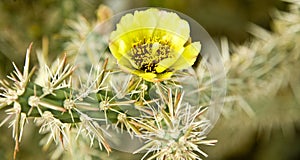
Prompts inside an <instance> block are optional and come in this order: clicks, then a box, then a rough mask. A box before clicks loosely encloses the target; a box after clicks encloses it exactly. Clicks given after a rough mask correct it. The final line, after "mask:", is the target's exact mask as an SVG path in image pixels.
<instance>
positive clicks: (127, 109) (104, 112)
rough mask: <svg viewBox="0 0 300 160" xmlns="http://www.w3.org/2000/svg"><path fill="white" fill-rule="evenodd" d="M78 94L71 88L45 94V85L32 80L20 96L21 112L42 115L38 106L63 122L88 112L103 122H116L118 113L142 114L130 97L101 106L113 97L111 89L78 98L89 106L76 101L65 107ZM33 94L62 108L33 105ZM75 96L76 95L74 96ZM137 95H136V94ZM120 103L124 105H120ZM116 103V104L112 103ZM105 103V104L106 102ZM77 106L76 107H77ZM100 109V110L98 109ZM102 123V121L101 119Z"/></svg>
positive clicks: (69, 121)
mask: <svg viewBox="0 0 300 160" xmlns="http://www.w3.org/2000/svg"><path fill="white" fill-rule="evenodd" d="M70 93H72V94H70ZM76 94H78V93H77V92H76V91H73V90H71V89H70V88H61V89H58V90H55V91H53V93H51V94H47V95H44V92H43V87H41V86H39V85H37V84H35V83H33V82H30V83H28V85H27V88H26V90H25V92H24V94H23V95H21V96H19V98H18V100H17V101H18V102H19V103H20V105H21V106H22V108H21V112H23V113H26V114H27V116H28V117H41V114H40V113H39V111H38V108H39V109H40V110H41V111H42V112H45V111H49V112H51V113H52V114H53V116H54V117H55V118H57V119H59V120H60V121H61V122H63V123H77V122H80V113H79V112H78V110H79V111H80V112H81V113H84V114H87V115H88V116H89V117H92V118H95V119H103V120H105V121H103V122H105V123H106V122H109V123H116V122H117V121H118V118H117V117H118V114H119V113H125V114H126V115H128V116H131V117H136V116H140V114H141V113H140V111H139V110H137V109H136V108H135V106H134V104H133V103H132V102H134V101H130V100H128V99H124V98H123V99H117V98H115V99H111V100H110V101H109V104H107V106H106V109H103V108H101V106H100V105H103V104H102V103H105V101H106V100H105V98H107V97H113V95H114V93H113V92H111V91H103V90H102V91H99V92H97V93H90V94H89V95H88V96H86V97H84V98H82V99H80V100H77V101H78V105H80V104H88V106H89V107H88V108H81V107H80V106H78V107H77V103H74V106H73V107H74V108H71V109H67V108H64V102H65V101H66V100H67V99H71V97H70V96H73V95H76ZM31 96H36V97H41V98H40V99H39V101H40V102H42V103H43V104H48V105H51V106H57V107H59V108H60V109H62V110H63V111H61V110H56V109H52V108H49V107H47V106H44V105H40V104H39V105H38V106H37V107H34V106H33V107H32V106H30V104H29V98H30V97H31ZM74 97H75V96H74ZM134 97H135V96H134ZM124 101H128V103H127V104H126V103H125V105H124V103H122V102H124ZM118 103H120V104H122V105H118ZM110 104H114V105H110ZM104 105H105V104H104ZM75 108H76V109H75ZM97 110H98V111H97ZM100 123H102V121H100Z"/></svg>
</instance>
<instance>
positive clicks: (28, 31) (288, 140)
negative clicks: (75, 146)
mask: <svg viewBox="0 0 300 160" xmlns="http://www.w3.org/2000/svg"><path fill="white" fill-rule="evenodd" d="M100 4H105V5H107V6H109V7H110V8H111V9H112V10H113V12H114V13H118V12H121V11H125V10H128V9H132V8H139V7H162V8H170V9H174V10H177V11H179V12H182V13H184V14H186V15H188V16H190V17H192V18H193V19H195V20H196V21H198V22H199V23H200V24H201V25H202V26H203V27H204V28H205V29H206V30H207V31H208V32H209V33H210V35H211V36H212V37H213V38H214V39H215V40H216V42H217V43H219V41H218V40H219V39H220V38H221V37H227V38H228V40H229V41H230V43H232V44H235V45H239V44H244V43H247V42H248V41H251V35H250V34H249V33H248V30H249V23H250V22H251V23H254V24H257V25H259V26H261V27H262V28H264V29H266V30H269V31H270V32H272V17H271V15H272V14H270V13H271V12H272V11H273V10H274V9H275V8H276V9H279V10H283V11H286V10H287V3H286V2H282V1H279V0H210V1H207V0H172V1H171V0H85V1H79V0H64V1H59V0H42V1H34V0H1V1H0V78H1V79H2V78H5V75H7V74H8V73H9V72H11V71H12V69H13V67H12V64H11V62H15V63H16V65H17V66H19V67H21V66H22V65H23V61H24V55H25V50H26V48H27V47H28V45H29V44H30V42H34V49H33V50H39V49H41V48H42V43H43V42H45V40H47V42H48V44H49V47H48V50H49V51H48V52H49V59H50V61H51V60H54V59H55V58H56V57H57V56H58V55H61V54H62V53H63V52H64V47H65V46H64V45H65V44H66V42H67V41H70V38H66V37H64V36H62V35H63V34H62V32H64V31H65V30H66V28H67V21H70V20H77V18H78V16H79V15H80V16H83V17H85V18H86V19H87V20H88V21H91V22H92V21H96V19H97V16H96V10H97V8H98V7H99V5H100ZM299 16H300V15H299ZM43 40H44V41H43ZM32 61H33V62H36V61H37V60H36V57H35V56H34V55H33V56H32ZM266 63H267V62H266ZM274 97H275V98H274ZM274 97H273V98H269V99H267V98H263V97H262V98H260V99H259V101H253V102H252V103H251V105H254V106H266V105H268V106H274V105H275V104H276V105H275V106H286V105H288V106H297V107H298V106H299V103H297V102H296V100H295V99H294V98H293V95H292V94H291V93H290V90H289V88H288V87H287V88H283V89H281V90H280V92H279V93H278V94H276V95H275V96H274ZM258 108H259V107H258ZM297 110H299V107H298V109H297ZM260 113H262V114H263V115H264V114H265V115H266V116H267V115H268V114H269V113H268V112H267V111H265V112H260ZM277 114H278V115H280V114H286V113H285V110H284V109H282V110H281V112H279V113H277ZM2 115H3V113H1V114H0V118H1V119H2ZM287 116H288V115H287ZM299 116H300V115H299ZM234 118H235V119H230V120H226V118H224V117H223V118H221V119H220V123H219V124H218V125H217V126H216V128H215V129H214V130H213V132H212V134H211V137H210V138H215V139H218V140H219V143H218V144H217V146H216V147H208V148H205V150H206V152H207V153H208V155H209V158H208V159H222V160H269V159H273V160H297V159H300V130H299V129H300V128H299V121H296V122H295V121H292V122H291V123H293V126H294V127H293V131H292V132H288V133H286V132H284V131H283V130H282V128H281V127H276V126H275V127H274V126H272V125H270V126H269V128H267V129H266V128H264V127H263V128H261V127H257V126H256V125H252V124H253V123H250V122H249V121H252V119H250V118H249V119H245V118H244V117H243V115H240V116H235V117H234ZM240 119H243V120H240ZM247 121H248V122H249V125H247V123H248V122H247ZM245 123H246V124H245ZM26 128H27V129H26V131H25V135H24V137H23V141H22V143H21V146H20V148H21V150H20V152H19V155H18V157H20V159H22V160H23V159H24V160H31V159H49V157H50V156H48V154H49V153H48V152H46V151H43V150H42V149H41V147H40V146H39V140H40V139H41V138H42V136H41V135H39V134H38V129H37V128H36V127H35V126H32V125H30V123H29V124H28V125H27V127H26ZM13 146H14V144H13V139H12V138H11V129H7V126H3V127H1V128H0V159H1V160H2V159H11V158H12V152H13ZM113 154H114V153H113ZM124 156H125V157H126V159H138V158H139V156H136V157H132V156H131V155H130V154H125V153H116V154H115V156H114V157H119V158H116V159H124V158H125V157H124Z"/></svg>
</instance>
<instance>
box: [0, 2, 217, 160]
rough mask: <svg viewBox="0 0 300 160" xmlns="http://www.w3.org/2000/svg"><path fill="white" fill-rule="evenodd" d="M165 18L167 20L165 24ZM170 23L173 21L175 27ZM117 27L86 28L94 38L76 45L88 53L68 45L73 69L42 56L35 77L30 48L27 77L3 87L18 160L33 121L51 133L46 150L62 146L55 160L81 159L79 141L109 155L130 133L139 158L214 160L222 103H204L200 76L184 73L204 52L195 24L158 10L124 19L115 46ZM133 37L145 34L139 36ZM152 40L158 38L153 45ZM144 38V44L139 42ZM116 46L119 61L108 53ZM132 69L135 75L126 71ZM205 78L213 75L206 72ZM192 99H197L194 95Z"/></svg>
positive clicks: (1, 99)
mask: <svg viewBox="0 0 300 160" xmlns="http://www.w3.org/2000/svg"><path fill="white" fill-rule="evenodd" d="M102 9H103V8H102ZM153 14H155V15H156V16H155V17H154V19H152V20H153V21H149V23H145V24H143V22H142V21H143V20H144V19H145V18H153V17H152V15H153ZM160 16H164V20H163V19H160V18H161V17H160ZM81 20H82V19H81ZM165 20H168V21H167V24H165V23H166V21H165ZM131 21H132V22H135V23H133V24H134V26H130V27H131V28H130V27H128V26H127V27H125V28H124V23H125V24H127V23H131ZM112 22H113V21H106V22H101V23H99V22H97V23H96V24H95V25H96V27H95V28H94V30H91V31H88V30H89V29H90V27H83V28H84V29H83V30H85V31H86V32H80V33H86V34H84V35H82V37H84V39H85V40H84V42H82V40H80V39H81V38H82V37H81V36H79V37H77V38H79V39H77V40H78V41H76V42H75V41H74V43H75V44H79V43H81V45H80V46H78V45H74V43H71V44H68V46H69V47H70V46H73V49H74V50H75V52H73V53H75V54H76V56H77V59H76V60H77V61H75V62H73V63H72V62H71V61H70V60H67V57H69V55H64V57H63V58H62V59H58V60H57V61H56V62H55V63H53V64H52V65H50V66H48V65H47V64H46V62H47V60H46V59H44V58H45V56H41V54H40V53H38V54H39V55H38V57H39V62H40V64H39V67H38V71H37V72H35V68H34V69H32V71H31V72H30V70H29V66H30V65H29V62H30V52H31V45H30V47H29V48H28V50H27V53H26V59H25V65H24V69H23V73H22V72H21V71H20V70H19V69H18V68H17V67H15V72H14V73H13V74H12V75H11V76H9V79H11V80H12V85H11V84H10V83H9V82H7V81H6V80H1V85H2V87H1V90H2V91H3V92H2V93H1V95H0V106H1V109H6V113H7V117H6V118H5V119H4V120H3V122H2V123H1V125H3V124H4V123H5V122H7V121H9V120H11V122H10V126H12V127H13V137H14V140H15V153H14V158H16V153H17V151H18V150H19V143H20V141H21V138H22V133H23V129H24V124H25V122H26V121H27V120H28V119H31V118H32V119H34V123H36V124H37V125H38V126H39V127H40V130H39V132H40V133H41V134H45V138H44V139H43V140H42V141H41V143H42V144H43V145H44V148H48V147H49V145H50V144H51V143H52V142H55V144H56V145H57V146H58V147H57V148H56V150H55V151H54V153H53V156H52V158H53V159H57V158H59V157H60V156H62V155H61V154H62V153H63V152H62V151H63V150H64V149H65V150H67V151H70V152H69V153H70V155H71V156H70V157H73V158H72V159H74V158H75V157H74V154H77V153H74V152H75V151H78V148H80V147H78V146H76V145H78V144H77V143H74V141H76V140H78V141H79V142H80V143H81V142H89V143H90V146H91V147H92V146H98V147H99V148H100V149H102V148H104V149H105V150H106V151H107V153H108V154H109V153H110V152H111V151H112V145H111V144H112V142H111V141H114V140H117V139H118V138H119V139H120V138H122V134H121V133H123V132H127V133H128V134H129V135H130V137H131V138H132V139H133V141H134V140H137V139H139V140H138V141H140V144H139V145H138V146H137V148H135V147H136V146H132V147H133V148H131V151H132V152H133V153H140V152H146V153H147V154H146V155H145V156H144V158H148V159H201V157H200V155H199V154H201V155H203V156H205V157H206V156H207V154H205V153H204V152H203V151H202V150H201V148H200V147H201V145H213V144H215V143H216V142H217V141H216V140H205V139H206V135H207V134H208V132H209V130H210V129H211V128H212V125H213V124H214V123H215V119H214V121H213V122H211V121H210V118H209V116H207V115H206V112H207V111H208V110H210V109H211V108H210V104H214V101H213V100H210V101H208V100H207V99H209V97H210V93H208V94H207V95H206V93H205V92H203V94H202V95H203V97H202V96H199V93H200V92H202V91H203V90H201V91H199V90H198V88H197V87H198V85H199V84H197V79H196V78H195V79H194V80H195V81H194V82H192V84H196V87H195V88H193V87H192V85H191V84H187V82H185V81H186V80H187V79H189V78H191V77H193V75H192V73H193V69H188V70H186V71H185V72H181V71H180V70H182V69H186V68H188V67H190V66H191V65H192V64H193V63H194V62H195V60H196V58H197V55H198V54H199V51H200V43H199V42H194V43H192V42H191V38H190V30H189V25H188V23H187V22H186V21H185V20H183V19H181V18H180V17H179V16H178V15H177V14H176V13H171V12H167V11H160V10H157V9H149V10H146V11H138V12H135V13H134V14H130V13H129V14H126V15H125V16H124V17H123V18H121V20H120V24H118V25H117V30H116V31H115V32H113V33H114V34H112V36H110V40H109V41H107V38H108V36H107V34H108V33H109V32H103V31H105V30H106V29H107V31H110V30H111V29H110V28H111V27H113V23H112ZM177 22H180V23H177ZM74 24H75V23H74ZM83 24H84V25H80V27H78V28H77V30H80V29H81V27H82V26H89V24H88V23H87V22H85V23H83ZM174 25H178V26H174ZM73 26H76V25H73ZM120 26H123V28H122V27H120ZM132 27H133V28H132ZM152 27H154V28H152ZM75 28H76V27H75ZM176 28H177V29H179V30H175V29H176ZM132 29H135V30H132ZM132 31H138V32H136V33H134V37H133V36H132V35H131V34H132ZM154 32H155V33H154ZM87 33H89V34H87ZM117 33H118V34H117ZM127 33H128V34H129V35H126V34H127ZM152 34H155V38H153V39H151V38H150V37H146V38H150V39H147V40H146V39H145V36H149V35H152ZM136 35H138V36H140V38H142V39H135V38H136V37H135V36H136ZM111 38H112V39H111ZM143 38H144V40H143ZM75 39H76V38H75ZM127 40H132V42H131V41H127ZM135 41H136V42H135ZM98 44H99V45H98ZM108 44H109V45H110V49H111V51H112V52H113V56H114V57H113V56H112V54H111V53H110V51H109V50H108V49H107V45H108ZM135 45H139V46H135ZM95 46H99V47H95ZM131 47H133V48H131ZM135 47H138V48H135ZM144 47H146V48H144ZM147 47H148V48H147ZM134 49H140V50H139V51H138V52H134V53H136V54H138V55H135V54H133V55H130V54H128V53H129V52H130V51H131V52H133V50H134ZM131 52H130V53H131ZM123 56H124V57H126V59H124V57H123ZM151 56H152V57H151ZM156 56H158V58H157V57H156ZM87 57H88V58H87ZM115 58H116V59H117V61H116V60H115ZM136 58H138V59H136ZM95 59H99V62H97V61H95ZM133 59H135V60H133ZM204 59H205V57H204ZM144 60H147V61H144ZM79 61H80V62H79ZM117 62H118V63H119V64H120V67H121V69H122V70H120V69H119V67H118V65H117ZM203 62H205V61H203ZM129 63H130V64H131V65H129ZM132 67H133V68H132ZM124 68H125V71H128V72H130V73H133V75H132V74H128V73H126V72H124V71H123V70H124ZM203 72H208V70H204V69H203ZM35 73H37V74H35ZM33 75H35V76H33ZM205 75H208V73H206V74H205ZM194 77H198V78H200V77H201V76H194ZM205 80H207V79H205ZM207 84H209V85H211V83H207ZM186 86H188V87H186ZM204 90H211V86H209V87H204ZM189 92H192V93H190V95H189ZM186 95H189V96H191V97H192V98H191V97H190V98H189V97H188V96H186ZM204 95H205V96H204ZM214 105H215V104H214ZM210 112H212V111H210ZM112 132H113V133H112ZM119 133H120V134H119ZM74 139H75V140H74ZM95 142H96V143H95ZM80 143H79V144H80ZM74 145H75V146H74ZM117 145H120V144H118V143H117ZM141 145H143V146H141ZM82 147H83V148H84V146H82ZM114 147H115V146H114ZM115 149H119V148H118V147H115ZM122 149H123V150H124V149H125V150H126V149H128V147H127V148H122ZM132 149H134V150H132ZM94 151H95V150H92V149H91V152H89V153H86V152H84V151H82V152H83V153H78V157H76V158H79V157H80V158H84V159H90V158H92V157H95V154H94V153H95V152H94ZM149 154H152V155H150V156H149ZM72 155H73V156H72ZM66 157H68V156H66ZM98 157H99V156H98Z"/></svg>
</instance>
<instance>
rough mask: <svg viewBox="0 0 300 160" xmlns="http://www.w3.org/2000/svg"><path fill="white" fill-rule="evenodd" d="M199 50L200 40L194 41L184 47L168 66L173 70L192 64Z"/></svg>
mask: <svg viewBox="0 0 300 160" xmlns="http://www.w3.org/2000/svg"><path fill="white" fill-rule="evenodd" d="M200 50H201V44H200V42H194V43H191V44H189V45H188V46H186V47H185V49H184V51H183V53H182V54H181V56H180V57H179V58H178V60H177V61H176V62H175V63H174V64H173V65H172V66H170V68H172V69H174V70H181V69H185V68H188V67H190V66H192V65H193V64H194V63H195V61H196V59H197V56H198V54H199V53H200Z"/></svg>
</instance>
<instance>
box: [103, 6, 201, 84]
mask: <svg viewBox="0 0 300 160" xmlns="http://www.w3.org/2000/svg"><path fill="white" fill-rule="evenodd" d="M109 48H110V51H111V52H112V54H113V56H114V57H115V58H116V59H117V61H118V64H119V66H120V68H121V69H123V70H125V71H127V72H130V73H132V74H135V75H138V76H140V77H142V78H143V79H145V80H147V81H151V82H159V81H163V80H166V79H169V78H170V77H171V76H172V75H173V73H174V72H175V71H176V70H181V69H184V68H187V67H189V66H191V65H193V64H194V62H195V60H196V58H197V56H198V54H199V52H200V48H201V45H200V42H194V43H192V42H191V38H190V27H189V24H188V22H187V21H185V20H183V19H181V18H180V17H179V16H178V15H177V14H176V13H172V12H167V11H162V10H158V9H154V8H151V9H147V10H144V11H135V12H134V14H130V13H129V14H126V15H124V16H123V17H122V18H121V20H120V22H119V23H118V24H117V26H116V30H115V31H113V32H112V33H111V35H110V41H109Z"/></svg>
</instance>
